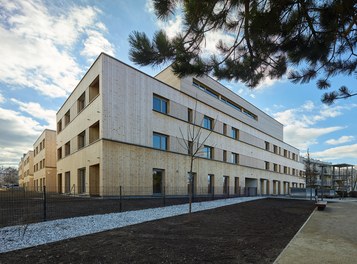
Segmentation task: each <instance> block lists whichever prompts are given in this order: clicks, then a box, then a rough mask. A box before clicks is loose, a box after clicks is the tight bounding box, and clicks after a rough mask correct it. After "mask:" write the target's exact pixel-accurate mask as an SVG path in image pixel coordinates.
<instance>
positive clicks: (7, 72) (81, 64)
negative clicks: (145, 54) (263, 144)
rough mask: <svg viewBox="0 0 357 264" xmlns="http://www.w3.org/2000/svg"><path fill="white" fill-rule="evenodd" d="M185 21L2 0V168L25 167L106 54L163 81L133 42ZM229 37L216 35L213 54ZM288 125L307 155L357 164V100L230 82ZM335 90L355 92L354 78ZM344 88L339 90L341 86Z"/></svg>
mask: <svg viewBox="0 0 357 264" xmlns="http://www.w3.org/2000/svg"><path fill="white" fill-rule="evenodd" d="M180 25H181V18H180V15H178V16H176V17H172V18H171V19H170V20H169V21H167V22H166V23H163V22H160V21H157V20H156V17H155V15H154V14H153V9H152V5H151V2H150V0H134V1H126V0H117V1H110V0H101V1H99V0H97V1H94V0H93V1H91V0H81V1H41V0H26V1H19V0H13V1H8V0H0V38H1V42H0V57H1V58H2V60H1V64H0V166H1V165H4V166H17V164H18V162H19V160H20V158H21V156H22V154H23V153H25V152H27V151H28V150H30V149H32V144H33V143H34V142H35V140H36V139H37V137H38V136H39V135H40V134H41V132H42V131H43V129H45V128H50V129H55V123H56V121H55V120H56V119H55V114H56V112H57V110H58V109H59V107H60V106H61V105H62V104H63V102H64V101H65V99H66V97H67V96H68V95H69V94H70V93H71V91H72V90H73V89H74V87H75V86H76V84H77V83H78V82H79V80H80V79H81V77H82V76H83V74H84V73H85V72H86V71H87V69H88V68H89V67H90V65H91V63H92V62H93V61H94V60H95V58H96V57H97V56H98V55H99V53H100V52H102V51H103V52H106V53H108V54H110V55H113V56H114V57H116V58H118V59H119V60H121V61H123V62H125V63H128V64H130V65H133V66H134V67H136V68H138V69H140V70H142V71H144V72H146V73H148V74H150V75H155V74H156V73H157V72H159V71H160V70H161V69H162V68H151V67H140V68H139V67H137V66H135V65H134V64H133V63H132V62H130V60H129V58H128V51H129V45H128V36H129V34H130V33H131V32H132V31H134V30H137V31H141V32H145V33H147V34H148V35H149V36H152V34H153V33H154V32H155V30H157V29H160V28H163V29H165V30H167V32H168V34H169V36H170V34H171V35H172V34H174V33H175V32H177V31H178V30H179V29H180ZM226 37H227V36H224V35H222V34H214V35H211V36H209V38H208V39H207V42H206V46H205V47H204V48H205V51H206V52H211V51H213V50H214V43H215V41H217V40H218V39H220V38H221V39H225V38H226ZM223 84H224V85H226V86H227V87H228V88H230V89H232V90H233V91H235V92H236V93H238V94H239V95H240V96H242V97H243V98H244V99H246V100H247V101H249V102H251V103H252V104H254V105H256V106H257V107H258V108H260V109H262V110H264V111H266V112H267V113H268V114H269V115H271V116H272V117H274V118H276V119H277V120H278V121H280V122H281V123H282V124H284V140H285V141H286V142H287V143H289V144H291V145H293V146H295V147H297V148H299V149H300V150H301V154H302V155H305V153H306V150H307V149H309V151H310V154H311V156H312V157H313V158H316V159H321V160H325V161H330V162H332V163H342V162H343V163H351V164H357V132H356V131H357V122H356V117H355V116H354V115H355V114H356V110H357V97H355V98H351V99H349V100H344V101H339V102H337V103H336V104H334V105H332V106H329V107H328V106H326V105H323V104H322V103H321V102H320V98H321V95H322V93H323V91H319V90H317V88H316V87H315V83H314V82H311V83H309V84H304V85H300V84H292V83H291V82H289V81H288V80H286V79H283V80H279V81H276V80H266V81H265V82H264V83H263V84H262V85H260V86H259V87H258V88H257V89H255V90H250V89H248V88H246V87H245V86H244V85H242V84H240V83H233V82H232V83H228V82H223ZM332 84H333V85H337V86H338V87H339V85H341V84H345V85H347V86H348V87H351V88H353V85H355V79H354V78H353V76H350V77H345V76H337V77H335V78H334V79H333V80H332ZM335 87H336V86H335Z"/></svg>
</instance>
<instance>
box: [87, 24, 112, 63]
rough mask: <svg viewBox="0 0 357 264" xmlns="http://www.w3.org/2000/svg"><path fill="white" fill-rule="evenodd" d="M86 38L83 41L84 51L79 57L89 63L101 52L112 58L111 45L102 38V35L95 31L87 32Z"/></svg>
mask: <svg viewBox="0 0 357 264" xmlns="http://www.w3.org/2000/svg"><path fill="white" fill-rule="evenodd" d="M87 34H88V38H87V39H86V40H85V41H84V49H83V50H82V51H81V55H83V56H85V57H87V58H88V59H89V61H92V60H93V58H95V57H96V56H98V55H99V54H100V53H101V52H106V53H108V54H109V55H112V56H114V53H115V52H114V47H113V45H112V44H111V43H110V42H109V41H108V40H107V39H106V38H105V37H104V36H103V34H102V33H100V32H98V31H95V30H88V32H87Z"/></svg>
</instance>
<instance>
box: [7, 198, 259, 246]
mask: <svg viewBox="0 0 357 264" xmlns="http://www.w3.org/2000/svg"><path fill="white" fill-rule="evenodd" d="M262 198H263V197H239V198H230V199H223V200H216V201H209V202H199V203H193V204H192V212H199V211H203V210H208V209H214V208H217V207H221V206H226V205H231V204H237V203H242V202H247V201H252V200H257V199H262ZM187 212H188V204H182V205H173V206H167V207H159V208H151V209H145V210H138V211H128V212H122V213H111V214H103V215H91V216H82V217H74V218H67V219H59V220H53V221H48V222H41V223H35V224H28V225H18V226H9V227H4V228H1V229H0V253H4V252H9V251H13V250H17V249H23V248H28V247H33V246H38V245H43V244H47V243H51V242H56V241H60V240H64V239H68V238H74V237H78V236H84V235H89V234H93V233H98V232H102V231H106V230H111V229H115V228H120V227H124V226H129V225H134V224H139V223H143V222H147V221H152V220H157V219H162V218H166V217H171V216H176V215H182V214H186V213H187Z"/></svg>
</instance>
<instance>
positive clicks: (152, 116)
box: [57, 53, 305, 196]
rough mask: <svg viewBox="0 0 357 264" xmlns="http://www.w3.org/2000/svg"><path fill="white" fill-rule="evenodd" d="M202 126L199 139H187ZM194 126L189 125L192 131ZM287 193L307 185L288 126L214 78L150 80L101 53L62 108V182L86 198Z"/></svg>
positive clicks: (168, 75)
mask: <svg viewBox="0 0 357 264" xmlns="http://www.w3.org/2000/svg"><path fill="white" fill-rule="evenodd" d="M194 128H195V131H196V133H198V131H199V136H198V137H196V138H195V140H194V142H190V140H189V137H188V136H187V135H188V134H190V133H191V132H192V133H193V130H194ZM189 131H191V132H189ZM205 138H207V140H206V141H205V142H204V144H202V148H200V150H199V152H198V155H199V157H196V158H195V160H194V164H193V172H194V174H193V175H194V178H193V189H194V193H195V194H197V195H200V194H202V195H205V194H209V193H210V192H212V191H214V192H215V193H216V194H223V193H227V192H228V193H231V194H234V193H237V192H240V191H241V188H248V187H251V188H255V189H256V190H257V194H261V195H265V194H288V192H289V187H304V184H305V180H304V178H303V177H301V176H300V171H301V170H303V164H302V163H301V162H300V161H299V150H298V149H296V148H295V147H293V146H290V145H288V144H286V143H285V142H284V141H283V125H282V124H281V123H279V122H277V121H276V120H275V119H273V118H272V117H270V116H268V115H267V114H266V113H264V112H263V111H261V110H259V109H258V108H256V107H255V106H253V105H252V104H250V103H249V102H247V101H245V100H244V99H242V98H241V97H239V96H238V95H237V94H235V93H233V92H232V91H231V90H229V89H227V88H226V87H224V86H223V85H221V84H220V83H218V82H216V81H215V80H213V79H212V78H210V77H207V76H204V77H195V78H193V77H186V78H182V79H179V78H177V77H176V76H175V75H173V73H172V72H171V69H170V68H167V69H165V70H163V71H162V72H161V73H159V74H158V75H157V76H156V77H151V76H148V75H146V74H145V73H143V72H140V71H139V70H137V69H134V68H132V67H130V66H128V65H126V64H124V63H122V62H120V61H118V60H116V59H115V58H112V57H110V56H108V55H106V54H103V53H102V54H101V55H100V56H99V57H98V58H97V60H96V61H95V62H94V64H93V65H92V66H91V68H90V69H89V71H88V72H87V73H86V74H85V76H84V77H83V79H82V80H81V81H80V83H79V84H78V85H77V87H76V88H75V89H74V91H73V92H72V94H71V95H70V96H69V98H68V99H67V100H66V102H65V103H64V104H63V106H62V107H61V108H60V110H59V111H58V112H57V186H58V192H60V193H79V194H86V195H100V196H105V195H117V194H118V193H119V191H120V190H122V191H124V193H125V194H128V195H160V194H163V193H165V194H167V195H185V194H187V178H188V171H189V170H190V155H188V152H189V151H190V149H191V148H190V147H188V146H192V145H194V146H197V141H198V143H202V142H203V139H205Z"/></svg>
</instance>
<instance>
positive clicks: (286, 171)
mask: <svg viewBox="0 0 357 264" xmlns="http://www.w3.org/2000/svg"><path fill="white" fill-rule="evenodd" d="M284 173H285V174H287V173H288V167H286V166H284Z"/></svg>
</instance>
